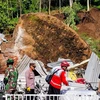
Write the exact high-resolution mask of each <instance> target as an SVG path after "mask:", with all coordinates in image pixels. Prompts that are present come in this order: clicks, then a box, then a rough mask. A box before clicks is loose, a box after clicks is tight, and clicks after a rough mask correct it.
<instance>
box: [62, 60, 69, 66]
mask: <svg viewBox="0 0 100 100" xmlns="http://www.w3.org/2000/svg"><path fill="white" fill-rule="evenodd" d="M69 66H70V65H69V63H68V62H67V61H63V62H62V63H61V67H69Z"/></svg>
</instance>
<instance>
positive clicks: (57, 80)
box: [48, 61, 70, 94]
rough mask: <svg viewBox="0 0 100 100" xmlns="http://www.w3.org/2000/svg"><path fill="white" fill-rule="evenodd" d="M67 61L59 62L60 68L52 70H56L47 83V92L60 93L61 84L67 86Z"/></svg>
mask: <svg viewBox="0 0 100 100" xmlns="http://www.w3.org/2000/svg"><path fill="white" fill-rule="evenodd" d="M69 66H70V65H69V63H68V62H66V61H63V62H62V63H61V68H60V69H59V68H56V69H55V70H54V71H56V70H58V69H59V70H58V71H57V72H56V73H55V74H54V75H53V77H52V79H51V81H50V85H49V90H48V94H60V89H61V84H62V83H64V84H65V85H66V86H68V85H69V84H68V81H67V80H66V71H67V67H69Z"/></svg>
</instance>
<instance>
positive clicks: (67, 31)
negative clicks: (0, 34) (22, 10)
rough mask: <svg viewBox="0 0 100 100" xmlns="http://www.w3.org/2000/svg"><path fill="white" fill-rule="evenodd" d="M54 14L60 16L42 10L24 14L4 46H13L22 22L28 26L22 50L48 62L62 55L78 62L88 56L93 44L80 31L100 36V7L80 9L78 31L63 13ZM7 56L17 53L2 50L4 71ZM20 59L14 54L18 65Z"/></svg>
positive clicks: (1, 57) (0, 69)
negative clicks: (68, 25) (87, 41)
mask: <svg viewBox="0 0 100 100" xmlns="http://www.w3.org/2000/svg"><path fill="white" fill-rule="evenodd" d="M54 16H56V17H57V18H58V19H57V18H55V17H53V16H49V15H45V14H42V13H41V14H26V15H23V16H22V17H21V18H20V20H19V23H18V25H17V26H16V28H15V31H14V36H13V37H9V36H6V38H7V39H8V40H9V41H10V42H9V43H3V44H2V50H3V51H6V49H7V48H8V49H9V48H12V47H13V45H14V39H15V38H16V35H17V30H18V27H19V26H20V27H22V28H24V29H25V36H24V38H23V39H24V45H26V46H27V48H26V49H23V50H22V51H23V52H24V54H27V55H28V56H30V57H31V58H33V59H38V60H41V61H43V62H44V63H45V65H46V63H47V62H50V61H56V60H57V59H58V58H59V57H62V58H70V59H71V60H72V61H73V62H75V63H79V62H81V61H83V60H85V59H88V58H89V57H90V55H91V50H90V47H89V45H88V44H87V43H86V42H85V41H83V40H82V39H81V38H80V36H79V35H78V34H83V33H86V34H88V35H89V36H90V37H92V38H94V39H98V40H99V39H100V11H99V10H98V9H92V10H91V11H90V12H86V13H84V12H79V13H78V16H79V17H80V24H78V25H77V26H78V28H79V30H78V34H77V33H76V32H75V31H74V30H72V29H71V28H69V27H67V26H66V25H65V24H64V23H63V22H62V20H63V19H64V16H63V14H60V15H58V14H56V15H54ZM59 19H60V20H59ZM30 37H32V38H30ZM8 57H15V56H12V53H11V52H3V53H2V54H0V59H3V60H2V62H3V63H2V62H0V73H4V71H5V68H6V63H4V62H5V61H6V59H7V58H8ZM17 60H18V59H17V57H15V62H16V63H15V65H16V64H17ZM3 64H4V65H3ZM4 66H5V67H4Z"/></svg>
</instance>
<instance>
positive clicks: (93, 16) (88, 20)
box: [77, 8, 100, 40]
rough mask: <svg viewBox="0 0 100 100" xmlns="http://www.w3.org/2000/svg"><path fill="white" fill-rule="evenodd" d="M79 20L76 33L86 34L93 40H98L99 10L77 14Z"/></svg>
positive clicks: (99, 37) (99, 32)
mask: <svg viewBox="0 0 100 100" xmlns="http://www.w3.org/2000/svg"><path fill="white" fill-rule="evenodd" d="M78 16H79V18H80V19H81V21H80V24H78V25H77V26H78V28H79V30H78V33H79V34H82V33H86V34H88V35H89V36H90V37H92V38H94V39H98V40H100V10H98V9H96V8H93V9H91V10H90V11H89V12H83V11H81V12H79V13H78Z"/></svg>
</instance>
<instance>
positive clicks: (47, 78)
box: [45, 69, 59, 84]
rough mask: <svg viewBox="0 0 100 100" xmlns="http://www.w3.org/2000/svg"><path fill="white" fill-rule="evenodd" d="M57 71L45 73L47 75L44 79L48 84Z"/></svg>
mask: <svg viewBox="0 0 100 100" xmlns="http://www.w3.org/2000/svg"><path fill="white" fill-rule="evenodd" d="M58 70H59V69H58ZM58 70H57V71H58ZM57 71H55V72H54V73H53V74H50V75H47V76H46V78H45V81H46V82H47V83H48V84H50V81H51V79H52V77H53V75H54V74H55V73H56V72H57Z"/></svg>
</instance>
